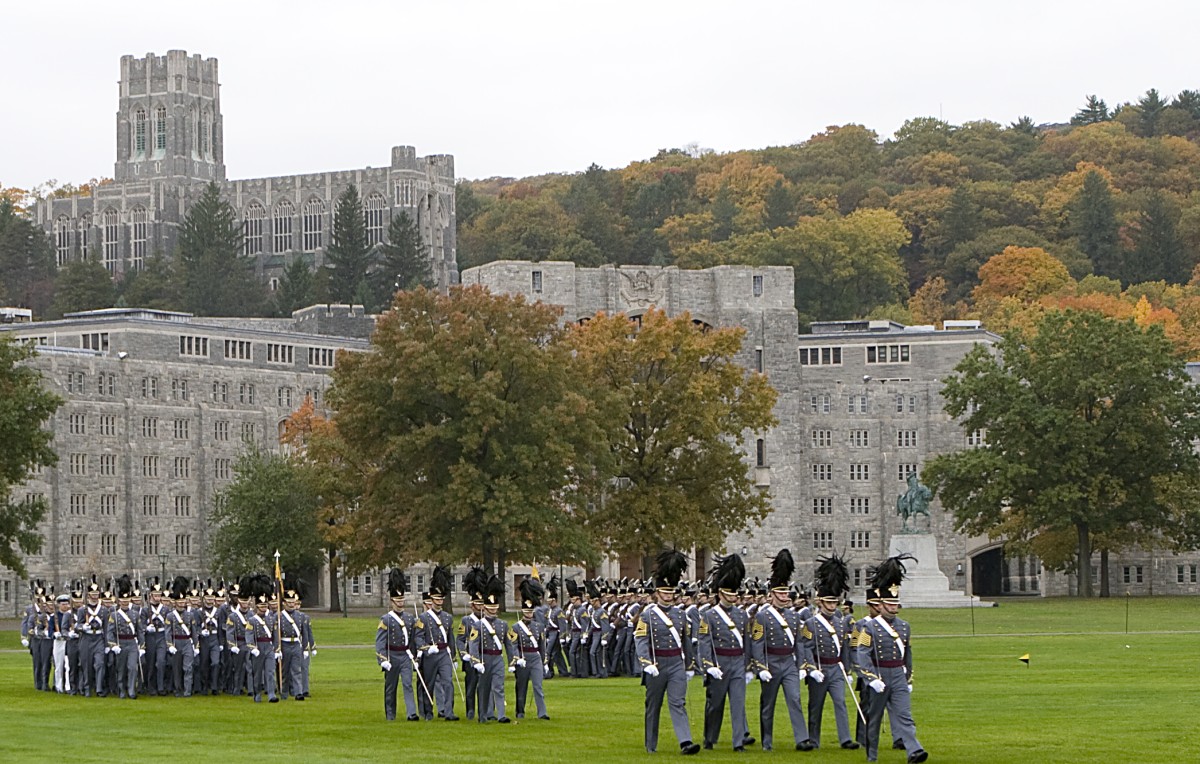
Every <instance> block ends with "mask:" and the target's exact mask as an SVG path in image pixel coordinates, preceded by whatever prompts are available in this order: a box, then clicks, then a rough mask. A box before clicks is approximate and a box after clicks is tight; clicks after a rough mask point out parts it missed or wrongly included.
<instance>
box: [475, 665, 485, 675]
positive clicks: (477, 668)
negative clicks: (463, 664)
mask: <svg viewBox="0 0 1200 764" xmlns="http://www.w3.org/2000/svg"><path fill="white" fill-rule="evenodd" d="M475 670H476V671H478V672H479V673H480V674H482V673H483V664H482V663H476V664H475Z"/></svg>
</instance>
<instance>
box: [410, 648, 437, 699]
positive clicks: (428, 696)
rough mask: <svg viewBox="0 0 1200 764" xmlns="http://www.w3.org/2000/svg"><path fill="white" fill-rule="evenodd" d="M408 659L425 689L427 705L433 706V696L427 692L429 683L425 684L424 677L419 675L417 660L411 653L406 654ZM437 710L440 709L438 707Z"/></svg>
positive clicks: (419, 667)
mask: <svg viewBox="0 0 1200 764" xmlns="http://www.w3.org/2000/svg"><path fill="white" fill-rule="evenodd" d="M408 659H409V660H410V661H412V665H413V671H414V672H416V675H417V679H419V680H421V689H423V690H424V691H425V697H426V698H429V707H430V708H433V707H434V705H435V704H434V702H433V696H432V695H430V694H429V685H427V684H425V677H424V676H422V675H421V666H420V662H419V661H418V660H417V658H416V656H415V655H413V654H412V653H409V654H408ZM438 710H439V711H440V710H441V709H438Z"/></svg>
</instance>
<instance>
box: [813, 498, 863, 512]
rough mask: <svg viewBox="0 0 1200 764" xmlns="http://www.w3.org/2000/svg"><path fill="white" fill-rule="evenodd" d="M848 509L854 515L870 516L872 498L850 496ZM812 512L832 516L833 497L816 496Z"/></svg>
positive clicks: (847, 504)
mask: <svg viewBox="0 0 1200 764" xmlns="http://www.w3.org/2000/svg"><path fill="white" fill-rule="evenodd" d="M846 508H847V509H848V510H849V511H850V514H852V515H869V514H871V497H870V496H850V497H848V499H847V503H846ZM812 511H813V514H814V515H832V514H833V497H832V496H814V497H813V500H812Z"/></svg>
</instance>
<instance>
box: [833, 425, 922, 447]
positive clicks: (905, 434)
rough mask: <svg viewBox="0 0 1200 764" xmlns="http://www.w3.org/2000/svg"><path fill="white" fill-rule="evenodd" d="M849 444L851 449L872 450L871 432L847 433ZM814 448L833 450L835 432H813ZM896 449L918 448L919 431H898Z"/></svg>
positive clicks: (861, 430)
mask: <svg viewBox="0 0 1200 764" xmlns="http://www.w3.org/2000/svg"><path fill="white" fill-rule="evenodd" d="M847 436H848V437H847V442H848V443H849V445H850V447H851V448H870V447H871V431H870V430H864V429H854V430H849V431H848V432H847ZM811 437H812V447H813V448H832V447H833V430H831V429H823V428H816V429H813V430H812V432H811ZM896 447H897V448H916V447H917V431H916V430H897V431H896Z"/></svg>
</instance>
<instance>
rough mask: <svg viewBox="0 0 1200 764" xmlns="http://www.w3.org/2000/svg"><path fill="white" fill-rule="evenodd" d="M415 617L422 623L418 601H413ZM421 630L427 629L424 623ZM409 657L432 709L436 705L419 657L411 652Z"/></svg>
mask: <svg viewBox="0 0 1200 764" xmlns="http://www.w3.org/2000/svg"><path fill="white" fill-rule="evenodd" d="M413 616H414V617H415V618H416V619H417V620H418V621H421V616H420V615H418V614H417V601H416V600H415V599H414V600H413ZM421 628H422V629H424V628H425V622H424V621H421ZM408 657H409V660H411V661H412V665H413V671H414V672H416V674H417V679H419V680H420V682H421V689H423V690H424V691H425V697H426V698H428V699H429V708H430V709H432V708H433V707H434V705H435V704H434V702H433V695H431V694H430V693H429V685H427V684H425V677H424V675H422V674H421V665H420V661H419V660H417V656H416V653H415V652H412V651H409V654H408Z"/></svg>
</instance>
